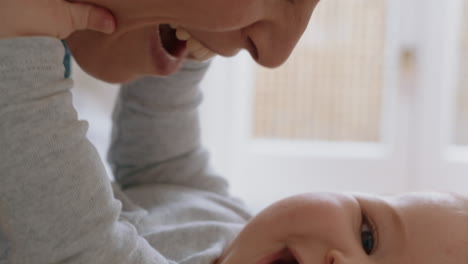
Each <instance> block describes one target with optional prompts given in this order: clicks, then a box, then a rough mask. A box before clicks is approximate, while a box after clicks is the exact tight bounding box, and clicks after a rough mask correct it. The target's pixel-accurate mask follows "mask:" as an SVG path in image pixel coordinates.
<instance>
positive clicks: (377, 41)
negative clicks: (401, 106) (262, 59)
mask: <svg viewBox="0 0 468 264" xmlns="http://www.w3.org/2000/svg"><path fill="white" fill-rule="evenodd" d="M385 5H386V3H385V0H353V1H343V0H327V1H322V2H320V4H319V5H318V7H317V9H316V11H315V13H314V15H313V17H312V19H311V22H310V23H311V24H310V25H309V27H308V30H307V31H306V32H305V34H304V36H303V38H302V39H301V41H300V42H299V44H298V46H297V48H296V50H295V51H294V53H293V54H292V55H291V57H290V58H289V60H288V61H287V62H286V63H285V64H284V65H282V66H281V67H280V68H277V69H273V70H271V69H265V68H262V67H258V68H256V75H255V76H256V83H255V94H254V113H253V114H254V118H253V122H254V124H253V130H254V131H253V135H254V137H257V138H277V139H299V140H320V141H360V142H377V141H379V139H380V124H381V108H382V107H381V106H382V90H383V82H384V80H383V72H384V68H383V64H384V57H383V55H384V46H385V21H386V10H385Z"/></svg>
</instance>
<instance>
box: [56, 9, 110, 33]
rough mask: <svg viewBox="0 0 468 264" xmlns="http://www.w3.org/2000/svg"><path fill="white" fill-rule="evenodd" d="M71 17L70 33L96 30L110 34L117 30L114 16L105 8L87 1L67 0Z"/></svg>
mask: <svg viewBox="0 0 468 264" xmlns="http://www.w3.org/2000/svg"><path fill="white" fill-rule="evenodd" d="M65 5H66V7H67V10H68V12H69V17H70V20H71V21H70V26H71V28H70V29H69V30H70V33H72V32H74V31H76V30H85V29H90V30H95V31H99V32H103V33H107V34H110V33H112V32H114V30H115V19H114V16H113V15H112V14H111V13H110V12H109V11H107V10H106V9H104V8H101V7H97V6H94V5H91V4H85V3H70V2H65Z"/></svg>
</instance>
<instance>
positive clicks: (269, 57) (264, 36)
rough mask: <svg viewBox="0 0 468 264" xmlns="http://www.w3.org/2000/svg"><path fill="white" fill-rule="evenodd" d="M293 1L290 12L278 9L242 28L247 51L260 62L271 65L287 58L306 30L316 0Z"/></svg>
mask: <svg viewBox="0 0 468 264" xmlns="http://www.w3.org/2000/svg"><path fill="white" fill-rule="evenodd" d="M296 2H297V4H295V5H294V7H293V8H292V9H289V12H281V9H279V10H280V11H278V10H277V11H278V12H273V13H272V14H274V15H271V16H270V17H269V18H266V19H265V20H262V21H259V22H257V23H255V24H253V25H251V26H249V27H248V28H247V29H245V31H246V32H244V34H245V35H247V36H248V37H249V40H250V42H251V48H250V53H251V54H252V56H253V57H254V58H255V60H256V61H257V63H259V64H260V65H263V66H265V67H270V68H273V67H277V66H280V65H281V64H283V63H284V62H285V61H286V60H287V59H288V57H289V56H290V55H291V53H292V51H293V50H294V47H296V45H297V42H298V41H299V39H300V38H301V36H302V34H303V33H304V31H305V30H306V28H307V25H308V24H309V20H310V18H311V16H312V13H313V11H314V9H315V7H316V6H317V4H318V2H319V0H305V1H296Z"/></svg>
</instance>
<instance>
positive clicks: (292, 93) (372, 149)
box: [74, 0, 468, 211]
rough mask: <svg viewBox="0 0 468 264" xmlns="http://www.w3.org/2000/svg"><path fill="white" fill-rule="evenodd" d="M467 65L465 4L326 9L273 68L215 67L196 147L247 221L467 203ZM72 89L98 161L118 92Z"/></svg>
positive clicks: (343, 3)
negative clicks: (301, 198) (283, 201)
mask: <svg viewBox="0 0 468 264" xmlns="http://www.w3.org/2000/svg"><path fill="white" fill-rule="evenodd" d="M467 59H468V0H445V1H440V0H439V1H436V0H322V1H321V2H320V4H319V5H318V7H317V9H316V11H315V13H314V15H313V17H312V20H311V22H310V26H309V28H308V30H307V31H306V32H305V34H304V36H303V38H302V40H301V42H300V43H299V44H298V46H297V48H296V50H295V52H294V53H293V54H292V56H291V57H290V59H289V60H288V62H287V63H285V64H284V65H283V66H281V67H280V68H277V69H273V70H271V69H265V68H261V67H258V66H256V65H254V64H253V62H252V60H251V59H250V58H249V57H248V55H247V53H245V52H242V53H240V54H239V55H238V56H236V57H235V58H231V59H225V58H216V59H214V60H213V63H212V67H211V69H210V71H209V73H208V75H207V77H206V79H205V80H204V81H203V84H202V87H203V90H204V93H205V101H204V103H203V105H202V107H201V115H202V126H203V140H204V142H205V145H206V147H207V148H208V149H209V150H210V152H211V154H212V164H213V167H214V168H215V170H217V171H218V172H219V173H220V174H222V175H224V176H225V177H227V178H228V179H229V181H230V182H231V187H232V192H233V194H234V195H236V196H239V197H241V198H243V199H244V200H246V202H247V203H248V204H249V205H250V206H251V207H252V209H253V210H255V211H256V210H260V209H261V208H263V207H265V206H266V205H268V204H269V203H271V202H273V201H275V200H277V199H280V198H283V197H285V196H288V195H291V194H295V193H300V192H308V191H352V192H371V193H376V194H392V193H399V192H405V191H418V190H441V191H456V192H460V193H465V194H468V65H467V64H468V60H467ZM74 79H75V84H76V89H74V94H75V98H74V100H75V105H76V107H77V109H78V112H79V115H80V117H81V118H82V119H86V120H88V121H89V122H90V129H89V133H88V135H89V138H90V139H91V141H92V142H93V143H95V144H96V146H97V148H98V151H99V152H100V154H101V156H102V159H103V160H104V161H105V160H106V157H105V156H106V151H107V147H108V144H109V135H110V124H111V123H110V114H111V111H112V107H113V100H114V98H115V96H116V93H117V90H118V86H115V85H110V84H105V83H102V82H99V81H96V80H94V79H92V78H91V77H89V76H87V75H86V74H85V73H83V72H82V71H81V70H80V69H79V67H78V66H77V65H74ZM109 175H110V171H109ZM110 177H111V176H110Z"/></svg>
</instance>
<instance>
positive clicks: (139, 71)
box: [66, 27, 160, 83]
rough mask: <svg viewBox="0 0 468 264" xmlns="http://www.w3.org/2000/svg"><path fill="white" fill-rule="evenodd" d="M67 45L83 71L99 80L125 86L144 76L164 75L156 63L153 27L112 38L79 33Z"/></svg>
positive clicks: (90, 32) (91, 33)
mask: <svg viewBox="0 0 468 264" xmlns="http://www.w3.org/2000/svg"><path fill="white" fill-rule="evenodd" d="M152 29H154V27H152ZM66 42H67V45H68V46H69V48H70V51H71V53H72V56H73V58H74V59H75V61H76V62H77V63H78V65H80V67H81V68H82V69H83V71H85V72H86V73H88V74H89V75H91V76H93V77H95V78H97V79H99V80H102V81H105V82H109V83H125V82H129V81H132V80H134V79H136V78H138V77H139V76H143V75H160V74H158V72H156V70H155V67H154V63H153V61H152V56H151V48H150V47H151V29H149V28H148V29H138V30H133V31H129V32H126V33H118V32H116V33H114V34H112V35H105V34H101V33H97V32H93V31H79V32H76V33H74V34H72V35H71V36H70V37H68V38H67V39H66Z"/></svg>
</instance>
